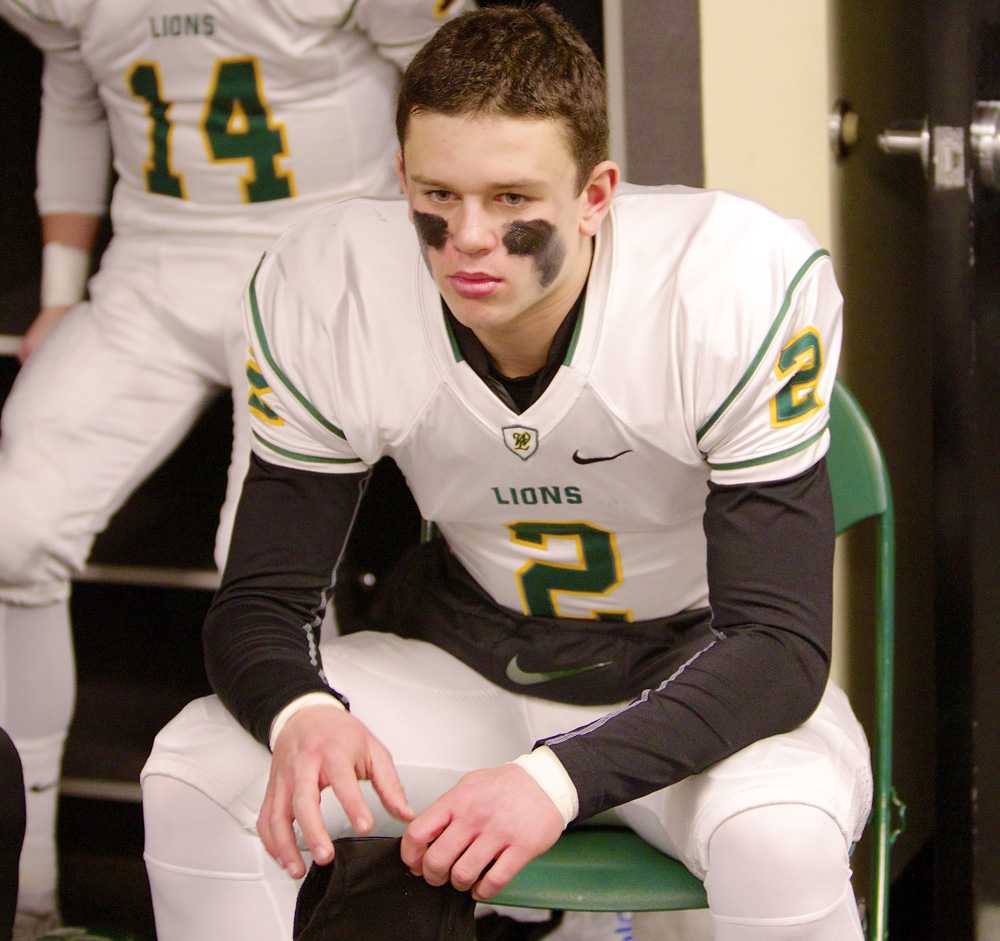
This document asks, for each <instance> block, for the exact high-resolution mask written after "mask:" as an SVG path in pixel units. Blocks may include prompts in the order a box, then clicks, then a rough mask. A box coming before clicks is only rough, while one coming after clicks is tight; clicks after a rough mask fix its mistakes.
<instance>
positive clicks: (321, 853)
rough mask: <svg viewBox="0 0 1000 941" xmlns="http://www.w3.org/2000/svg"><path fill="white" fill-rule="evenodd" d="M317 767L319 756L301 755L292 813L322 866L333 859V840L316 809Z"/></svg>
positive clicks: (317, 791)
mask: <svg viewBox="0 0 1000 941" xmlns="http://www.w3.org/2000/svg"><path fill="white" fill-rule="evenodd" d="M319 769H320V759H319V757H318V756H315V757H313V756H310V757H309V758H304V759H302V760H300V761H299V762H298V763H297V764H296V766H295V792H294V794H293V795H292V812H293V813H294V815H295V819H296V820H297V821H298V824H299V829H300V830H301V831H302V838H303V839H304V840H305V843H306V846H308V847H309V852H311V853H312V857H313V859H315V860H316V862H318V863H319V864H320V865H321V866H322V865H325V864H326V863H328V862H329V861H330V860H331V859H333V841H332V840H331V839H330V834H329V833H327V831H326V825H325V824H324V823H323V815H322V813H321V812H320V809H319Z"/></svg>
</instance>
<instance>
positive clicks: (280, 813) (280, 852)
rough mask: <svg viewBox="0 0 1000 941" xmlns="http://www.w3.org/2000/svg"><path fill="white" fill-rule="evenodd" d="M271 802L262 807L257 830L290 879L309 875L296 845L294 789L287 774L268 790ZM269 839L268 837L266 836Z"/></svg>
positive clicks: (275, 780)
mask: <svg viewBox="0 0 1000 941" xmlns="http://www.w3.org/2000/svg"><path fill="white" fill-rule="evenodd" d="M268 791H269V792H270V795H271V799H270V804H269V806H268V807H267V810H266V815H265V810H264V808H263V807H262V808H261V819H260V820H258V823H257V830H258V832H259V833H261V839H263V840H264V845H265V847H266V848H267V851H268V852H269V853H270V854H271V855H272V856H273V857H274V858H275V859H276V860H277V861H278V862H279V863H280V864H281V865H282V866H283V867H284V869H285V870H286V871H287V872H288V874H289V875H290V876H293V877H295V878H298V877H299V876H301V875H303V874H304V873H305V865H304V864H303V862H302V856H301V855H300V853H299V847H298V844H297V843H296V842H295V832H294V831H293V829H292V819H293V817H292V814H293V811H292V787H291V784H290V783H289V782H288V780H287V779H286V778H285V776H284V775H281V774H279V775H276V776H275V777H274V779H273V781H272V782H271V784H270V785H269V787H268ZM265 833H266V834H267V837H266V838H265V837H264V834H265Z"/></svg>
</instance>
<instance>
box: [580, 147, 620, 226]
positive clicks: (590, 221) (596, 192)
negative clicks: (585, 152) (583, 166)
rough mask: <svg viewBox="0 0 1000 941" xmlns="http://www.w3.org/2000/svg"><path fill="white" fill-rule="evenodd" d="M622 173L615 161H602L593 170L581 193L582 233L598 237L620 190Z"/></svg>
mask: <svg viewBox="0 0 1000 941" xmlns="http://www.w3.org/2000/svg"><path fill="white" fill-rule="evenodd" d="M620 176H621V171H620V170H619V169H618V164H617V163H615V162H614V161H613V160H602V161H601V162H600V163H599V164H597V165H596V166H595V167H594V168H593V170H591V171H590V176H589V177H588V178H587V182H586V183H585V184H584V187H583V190H581V192H580V201H581V205H580V231H581V232H582V233H583V234H584V235H596V234H597V230H598V229H600V227H601V223H602V222H603V221H604V217H605V216H606V215H607V214H608V210H610V209H611V201H612V200H613V199H614V197H615V190H616V189H617V188H618V180H619V177H620Z"/></svg>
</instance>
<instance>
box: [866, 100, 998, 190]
mask: <svg viewBox="0 0 1000 941" xmlns="http://www.w3.org/2000/svg"><path fill="white" fill-rule="evenodd" d="M878 146H879V149H880V150H881V151H882V152H883V153H886V154H889V155H890V156H897V155H900V154H913V155H915V156H917V157H919V158H920V162H921V164H922V165H923V168H924V173H926V174H927V175H929V176H930V177H931V179H932V181H933V183H934V188H935V189H939V190H940V189H961V188H962V187H963V186H965V184H966V167H965V147H966V131H965V129H964V128H961V127H945V126H936V127H934V128H928V126H927V119H926V118H925V119H924V120H922V121H899V122H896V123H894V124H892V125H891V126H890V127H888V128H887V129H886V130H884V131H883V132H882V133H881V134H879V135H878ZM968 146H969V152H970V157H971V160H972V168H971V169H972V173H973V174H974V175H975V178H976V180H977V182H978V183H979V185H980V186H984V187H986V188H987V189H992V190H1000V101H977V102H976V104H975V108H974V110H973V115H972V121H971V123H970V124H969V129H968Z"/></svg>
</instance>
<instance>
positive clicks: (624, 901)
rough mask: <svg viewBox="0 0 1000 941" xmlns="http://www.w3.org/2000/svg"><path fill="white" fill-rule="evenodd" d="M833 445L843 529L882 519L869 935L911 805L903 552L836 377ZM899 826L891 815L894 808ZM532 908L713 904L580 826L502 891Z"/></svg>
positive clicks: (632, 847) (632, 842) (610, 833)
mask: <svg viewBox="0 0 1000 941" xmlns="http://www.w3.org/2000/svg"><path fill="white" fill-rule="evenodd" d="M830 431H831V445H830V450H829V453H828V455H827V465H828V468H829V472H830V483H831V487H832V490H833V505H834V521H835V526H836V531H837V533H838V534H840V533H842V532H844V531H845V530H847V529H850V528H851V527H852V526H854V525H855V524H857V523H860V522H861V521H863V520H866V519H870V518H874V519H876V520H877V532H876V543H877V553H876V571H875V580H876V612H875V659H876V664H875V685H876V704H875V737H874V742H873V755H872V761H873V771H874V779H875V798H874V805H873V810H872V819H871V822H870V827H871V830H872V835H873V838H874V843H875V850H874V857H875V858H874V868H873V873H872V884H871V899H870V902H869V913H868V919H869V938H870V941H886V939H887V938H888V924H887V921H888V889H889V850H890V847H891V846H892V844H893V842H894V841H895V839H896V837H897V836H898V835H899V832H900V830H901V828H902V827H901V825H902V820H903V816H904V812H905V808H904V807H903V805H902V804H901V803H900V802H899V800H898V798H897V797H896V793H895V790H894V788H893V786H892V690H893V629H894V625H893V613H894V608H895V593H894V592H895V588H894V582H895V552H894V536H893V512H892V491H891V488H890V484H889V475H888V473H887V472H886V468H885V461H884V460H883V457H882V452H881V451H880V449H879V446H878V442H877V441H876V439H875V435H874V433H873V432H872V429H871V426H870V425H869V423H868V419H867V418H866V417H865V414H864V412H862V410H861V408H860V406H859V405H858V403H857V402H856V401H855V399H854V397H853V396H852V395H851V394H850V392H848V391H847V389H846V388H845V387H844V386H843V385H842V384H841V383H840V382H837V383H836V384H835V387H834V390H833V397H832V399H831V402H830ZM894 808H895V809H896V810H897V811H898V820H899V824H900V825H899V826H898V827H897V826H894V825H893V822H892V821H893V809H894ZM494 901H496V902H502V903H503V904H506V905H515V906H521V907H525V908H554V909H563V910H566V911H593V912H606V911H630V912H642V911H675V910H678V909H690V908H705V907H706V906H707V902H706V899H705V890H704V888H703V886H702V884H701V882H700V881H699V880H698V879H697V878H696V877H695V876H694V875H692V874H691V873H690V872H689V871H688V870H687V869H686V868H685V867H684V866H683V865H682V864H681V863H679V862H677V860H675V859H671V858H670V857H669V856H665V855H664V854H663V853H660V852H659V851H657V850H655V849H653V848H652V847H651V846H650V845H649V844H648V843H646V842H645V841H643V840H642V839H641V838H640V837H638V836H636V835H635V834H634V833H632V832H631V831H630V830H627V829H624V828H618V827H581V828H579V829H574V830H569V831H567V832H566V833H564V834H563V835H562V836H561V837H560V838H559V841H558V842H557V843H556V845H555V846H553V847H552V849H550V850H549V851H548V852H547V853H544V854H543V855H542V856H540V857H538V859H536V860H533V861H532V862H531V863H530V864H529V865H528V866H526V867H525V868H524V869H523V870H522V871H521V872H520V873H519V874H518V875H517V877H516V878H515V879H513V880H512V881H511V882H510V883H509V884H508V885H507V887H506V888H505V889H504V890H503V892H501V893H500V894H499V895H498V896H497V897H496V898H495V899H494Z"/></svg>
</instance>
